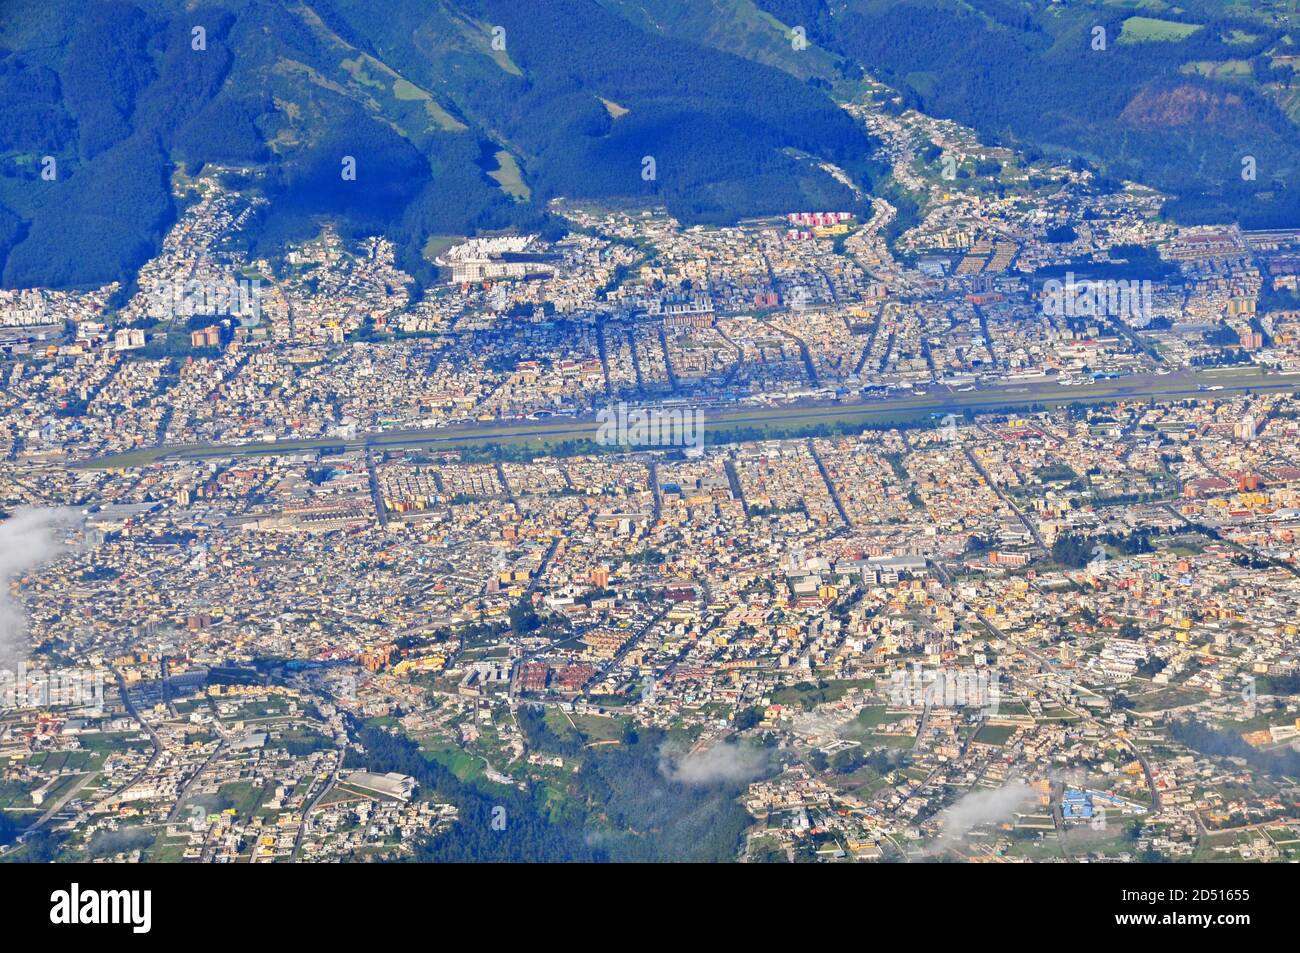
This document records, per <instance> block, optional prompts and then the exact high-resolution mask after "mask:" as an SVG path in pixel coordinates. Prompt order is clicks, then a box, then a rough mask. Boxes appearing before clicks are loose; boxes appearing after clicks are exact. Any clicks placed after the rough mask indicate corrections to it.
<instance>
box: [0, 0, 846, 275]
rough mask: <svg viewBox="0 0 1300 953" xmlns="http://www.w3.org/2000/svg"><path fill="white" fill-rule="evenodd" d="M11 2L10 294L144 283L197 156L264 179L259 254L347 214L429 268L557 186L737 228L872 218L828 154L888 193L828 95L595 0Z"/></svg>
mask: <svg viewBox="0 0 1300 953" xmlns="http://www.w3.org/2000/svg"><path fill="white" fill-rule="evenodd" d="M2 16H3V20H0V90H3V91H4V93H5V95H4V96H2V97H0V113H3V116H0V120H2V121H0V167H2V168H3V176H0V259H3V283H4V284H5V285H6V286H8V287H24V286H31V285H46V286H58V287H69V286H78V285H94V284H99V283H102V282H106V281H110V280H114V279H127V278H128V277H129V276H130V275H131V273H132V272H133V270H134V269H135V268H136V267H137V266H138V265H139V264H140V263H141V262H142V261H143V260H144V259H145V258H146V257H148V256H149V255H150V254H152V253H153V251H154V250H155V249H156V248H157V246H158V243H159V241H160V238H161V236H162V234H163V233H164V232H165V230H166V228H167V226H168V224H169V223H170V222H171V221H172V220H173V219H174V215H175V209H173V208H172V200H171V197H170V193H169V189H168V178H169V176H170V174H171V173H172V171H173V170H174V169H175V168H176V167H177V166H178V165H180V166H184V167H187V168H189V169H190V170H191V171H193V170H195V169H197V168H198V167H200V166H202V165H203V164H204V163H209V162H217V163H223V164H236V165H242V166H247V167H249V168H250V170H251V171H252V175H251V176H250V178H249V181H250V182H254V183H256V187H257V188H258V189H260V190H261V191H263V192H264V193H265V194H267V195H268V197H270V198H271V199H272V201H271V203H270V205H269V207H268V208H267V210H266V211H265V213H264V215H263V218H262V220H261V221H260V222H259V223H258V227H256V228H254V229H252V230H250V235H251V236H252V237H253V239H254V241H255V242H256V243H257V244H259V245H261V246H264V248H263V249H259V250H265V248H273V247H275V246H277V245H278V244H280V243H281V242H282V241H284V240H285V239H288V238H294V237H302V236H304V235H309V234H312V233H313V232H314V230H315V229H316V228H317V227H318V222H319V219H320V218H321V217H329V218H332V219H334V220H337V221H340V222H341V223H342V225H343V228H344V231H345V232H352V233H361V232H373V231H376V230H381V229H382V230H383V231H385V232H386V233H387V234H389V235H390V236H392V237H393V238H394V239H395V240H396V241H397V242H398V243H399V247H400V249H401V255H402V264H403V265H404V266H405V267H407V268H408V269H409V270H412V271H420V270H421V268H422V266H423V267H427V265H425V264H424V263H422V260H421V257H420V249H421V248H422V247H423V246H424V243H425V241H426V240H427V239H428V237H429V236H431V235H439V234H447V233H453V234H463V233H466V232H471V231H475V230H480V229H490V228H502V227H507V226H511V225H518V226H526V227H538V226H540V225H542V224H543V223H544V221H545V205H546V202H547V201H548V200H549V199H550V198H552V197H555V196H560V195H563V196H569V197H581V198H609V199H631V200H635V201H638V202H642V203H645V204H651V203H658V204H666V205H667V206H668V207H669V208H670V209H671V210H672V211H673V212H674V213H675V214H676V215H678V216H679V217H681V218H682V220H683V221H686V222H723V221H731V220H734V219H736V218H737V217H741V216H746V215H752V214H759V213H770V212H782V211H786V210H789V209H792V208H803V207H828V206H829V207H836V208H846V207H853V206H854V203H855V198H854V195H853V193H852V192H851V191H850V190H849V189H848V188H846V187H845V186H844V185H842V184H841V183H839V182H837V181H836V180H835V179H834V178H833V177H832V176H831V175H829V174H828V173H827V172H826V171H825V170H823V169H822V168H820V167H819V166H820V164H821V163H822V162H826V161H829V162H832V163H835V164H837V165H840V166H842V167H844V168H846V169H848V170H850V174H852V175H853V176H854V178H855V180H856V181H857V183H858V184H859V185H861V186H868V185H869V182H868V180H867V179H868V169H867V164H866V160H867V156H868V153H869V151H870V143H869V141H868V138H867V136H866V134H865V133H864V132H863V131H862V130H861V128H860V127H858V126H857V125H856V124H855V123H854V122H853V121H852V120H851V119H850V118H849V117H848V116H847V115H846V114H845V113H844V112H843V111H842V110H841V109H839V108H838V107H837V105H836V104H835V102H834V101H833V100H832V99H831V97H830V95H829V93H828V90H827V89H825V88H823V86H820V85H816V84H813V83H811V82H806V81H802V80H801V79H799V78H798V77H796V76H793V75H790V74H789V73H787V72H785V71H783V70H782V69H780V68H777V67H774V66H769V65H764V64H761V63H758V62H754V61H752V60H749V59H746V58H744V57H742V56H736V55H732V54H729V53H724V52H721V51H719V50H717V49H714V48H712V47H709V46H707V45H704V44H701V43H696V42H691V41H690V40H688V39H683V38H680V37H670V36H665V35H660V34H659V33H657V32H655V31H654V30H653V29H642V28H641V27H638V26H635V25H634V24H633V22H632V20H631V19H629V18H625V17H623V16H620V15H619V14H617V13H615V12H611V11H609V10H606V9H604V8H603V7H602V6H601V5H599V4H598V3H596V2H594V0H548V2H547V3H515V2H507V0H365V2H361V0H311V2H307V3H292V2H291V3H279V2H263V0H214V2H212V3H208V4H204V5H200V6H197V7H195V8H193V9H187V5H186V4H184V3H181V2H179V0H169V2H151V0H135V2H132V0H107V2H103V3H96V4H92V5H89V6H87V5H84V4H82V3H79V2H60V0H54V2H30V0H15V2H12V3H7V4H5V9H4V12H3V14H2ZM198 28H201V35H200V34H199V33H198V32H196V30H198ZM766 29H767V30H768V31H769V32H770V34H771V35H772V36H776V37H777V38H778V39H779V38H780V33H779V27H778V26H777V25H768V26H767V27H766ZM503 155H504V156H505V157H506V161H503V158H502V157H503ZM47 156H48V157H51V158H52V159H53V160H54V166H53V169H54V174H53V175H50V174H49V168H48V166H49V162H48V160H47V159H46V157H47ZM347 156H350V157H352V158H353V159H355V168H356V176H355V178H354V179H351V178H345V177H344V176H343V175H342V162H343V159H344V157H347ZM647 157H649V159H651V160H653V163H652V164H651V163H650V162H648V161H647ZM508 164H512V165H513V166H514V168H516V169H517V170H518V173H517V175H515V178H516V179H517V180H518V181H509V177H507V176H503V175H502V174H501V170H502V169H504V168H506V167H507V165H508ZM42 172H45V175H44V177H43V176H42ZM492 173H497V176H496V177H495V178H494V177H493V176H492Z"/></svg>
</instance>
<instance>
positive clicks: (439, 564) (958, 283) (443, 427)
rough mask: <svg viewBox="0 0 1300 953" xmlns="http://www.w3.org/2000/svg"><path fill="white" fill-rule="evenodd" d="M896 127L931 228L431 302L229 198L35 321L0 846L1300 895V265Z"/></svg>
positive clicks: (894, 121)
mask: <svg viewBox="0 0 1300 953" xmlns="http://www.w3.org/2000/svg"><path fill="white" fill-rule="evenodd" d="M891 97H892V94H891V93H890V91H889V90H888V89H886V88H885V87H883V86H878V87H875V88H874V91H873V92H872V93H871V94H869V95H865V96H863V97H862V99H861V101H860V102H858V103H855V104H852V105H850V106H849V107H848V110H849V112H850V113H851V114H852V115H853V117H854V118H855V120H857V121H858V122H860V123H862V124H863V125H864V127H865V128H866V129H867V130H868V131H869V132H870V134H871V135H872V137H873V138H874V140H876V141H878V142H879V143H880V144H881V154H880V156H879V159H880V161H881V162H882V163H884V164H885V165H886V166H887V167H888V168H889V170H890V175H891V178H892V181H893V182H894V183H895V186H896V187H897V188H898V189H899V190H901V191H903V192H905V193H906V194H907V195H908V196H909V197H910V201H911V202H914V203H915V205H916V208H915V210H913V212H912V213H911V214H909V216H908V217H907V220H906V221H903V220H902V219H901V218H900V213H899V209H898V208H897V207H896V205H895V204H893V203H891V202H890V201H888V200H887V199H886V198H882V197H879V196H877V197H875V198H873V199H871V200H870V203H869V204H870V208H871V214H870V215H865V214H854V213H849V212H841V211H838V210H835V209H823V210H802V209H791V210H790V212H789V214H788V215H785V216H781V217H774V218H766V219H746V220H743V221H741V222H740V223H739V224H737V225H735V226H731V227H713V226H703V225H697V226H691V227H683V226H682V225H680V224H679V223H678V222H677V221H676V220H674V219H673V218H672V217H670V215H669V214H668V213H667V211H665V210H664V209H663V208H651V207H647V208H638V207H631V206H626V205H620V204H617V203H607V204H598V203H589V202H588V203H583V202H576V201H561V200H557V201H556V202H554V203H552V211H553V212H554V214H555V215H556V216H558V217H560V218H561V219H562V220H563V221H564V222H565V223H566V225H567V232H566V233H565V234H563V235H558V234H557V235H551V234H548V235H541V234H525V233H519V232H514V233H507V234H500V235H488V236H480V237H477V238H473V239H465V238H457V237H451V236H449V237H448V238H447V239H446V241H444V242H440V243H436V247H430V248H428V249H427V250H426V251H427V254H428V257H429V259H430V261H431V262H433V263H435V264H436V266H437V267H438V269H439V272H438V273H439V275H440V276H441V283H440V284H439V285H437V286H436V287H431V288H428V289H426V290H425V291H424V293H423V295H421V296H418V297H417V296H416V295H413V294H412V293H411V283H410V280H409V277H408V276H407V275H406V274H404V273H403V272H402V271H401V270H400V269H399V268H398V266H397V264H396V259H395V254H394V247H393V245H392V244H391V243H390V242H389V241H387V240H386V239H384V238H383V237H375V238H370V239H366V240H364V241H360V242H357V241H350V240H345V239H343V238H341V237H340V236H339V234H338V233H337V232H336V231H334V230H332V229H330V228H328V227H327V228H325V229H324V230H323V231H322V232H321V234H320V235H319V236H318V237H316V238H315V239H313V240H311V241H307V242H303V243H300V244H299V245H297V246H296V247H294V249H293V250H292V251H291V252H290V253H289V254H287V255H286V256H284V258H283V259H282V260H279V259H277V260H267V259H262V258H249V257H246V256H245V255H244V254H243V253H242V252H241V249H242V248H244V247H246V246H245V245H244V244H242V243H241V242H240V241H239V240H238V239H239V235H240V232H241V229H243V228H244V227H245V225H246V223H247V222H248V221H249V218H250V216H251V215H252V214H253V212H254V211H255V210H256V208H257V206H258V203H259V202H261V201H264V199H263V198H261V197H260V196H259V195H258V193H257V191H256V190H255V189H247V188H239V187H236V185H238V184H243V183H246V182H247V181H248V179H249V174H250V173H249V170H241V169H237V168H229V167H219V166H209V167H207V168H205V169H204V170H203V171H202V172H201V173H200V174H198V175H186V174H184V172H183V171H178V172H177V174H176V175H175V177H174V178H173V182H172V185H173V189H174V192H175V195H176V200H177V202H178V203H181V204H182V205H183V212H182V214H181V216H180V219H179V221H178V223H177V224H176V225H175V226H174V227H173V228H172V229H171V231H170V233H169V234H168V236H167V238H166V240H165V243H164V245H163V249H162V252H161V254H159V255H158V256H157V257H156V258H154V259H152V260H151V261H149V262H148V263H147V264H146V265H145V266H144V267H143V268H142V269H141V271H140V273H139V275H138V277H137V278H136V280H135V282H134V285H133V286H131V287H122V286H118V285H110V286H106V287H103V288H100V289H98V290H95V291H87V292H75V291H45V290H39V289H38V290H26V291H6V292H0V381H2V382H3V384H2V386H0V509H2V510H3V511H4V513H5V515H6V519H5V520H4V521H3V522H0V548H2V549H3V557H2V558H0V575H3V576H4V577H5V578H4V580H3V581H4V582H5V583H6V589H5V592H4V593H3V594H0V595H2V596H3V598H2V599H0V636H3V639H4V641H3V642H2V643H0V656H2V657H0V661H3V663H4V666H5V669H6V672H5V675H4V682H3V683H2V684H0V700H2V701H3V705H0V812H2V813H0V843H3V844H4V846H3V848H0V860H3V859H25V860H48V859H80V860H102V861H123V860H125V861H182V860H183V861H189V862H209V863H221V862H239V863H246V862H253V863H261V862H272V861H280V862H284V861H341V860H379V859H388V860H400V859H415V860H463V859H477V860H494V859H499V860H670V859H692V860H742V861H749V862H763V861H878V862H899V861H919V860H926V859H966V860H972V861H980V862H1002V863H1006V862H1025V861H1060V862H1064V861H1078V860H1088V861H1097V862H1102V861H1120V860H1145V861H1154V860H1161V861H1185V860H1199V861H1206V860H1216V861H1217V860H1242V861H1282V860H1293V859H1295V858H1296V857H1297V851H1298V850H1300V781H1297V779H1298V778H1300V754H1298V753H1297V751H1298V749H1297V740H1300V711H1298V710H1297V705H1298V703H1300V631H1298V628H1297V626H1298V625H1300V543H1298V542H1297V532H1298V531H1300V297H1297V282H1298V281H1300V230H1273V231H1258V230H1253V231H1252V230H1243V229H1241V228H1239V227H1237V226H1235V225H1227V224H1225V225H1221V226H1202V227H1181V226H1176V225H1173V224H1171V223H1169V222H1168V221H1167V220H1166V219H1164V218H1162V217H1161V215H1160V208H1161V204H1162V201H1163V198H1164V197H1163V196H1162V195H1161V194H1159V193H1157V192H1155V191H1153V190H1151V189H1149V188H1145V187H1143V186H1140V185H1137V184H1133V183H1125V184H1123V185H1122V186H1121V187H1119V188H1110V187H1102V185H1101V184H1100V183H1098V182H1097V181H1096V180H1095V177H1094V174H1093V173H1092V172H1090V171H1087V170H1086V169H1084V168H1083V167H1082V166H1073V165H1064V164H1055V163H1053V162H1051V161H1048V160H1043V159H1036V160H1034V161H1030V160H1028V159H1026V158H1024V157H1022V156H1020V155H1018V154H1017V153H1015V152H1013V151H1011V150H1009V149H1005V148H995V147H989V146H985V145H983V144H981V141H980V140H979V138H978V137H977V136H976V135H975V134H974V133H973V132H972V131H970V130H969V129H966V128H964V127H962V126H959V125H957V124H955V123H953V122H949V121H943V120H937V119H933V118H930V117H928V116H926V115H923V114H921V113H919V112H916V111H914V110H911V109H908V108H902V107H901V105H899V104H898V103H897V102H895V103H894V105H895V106H896V107H897V108H893V109H886V108H882V106H883V105H884V104H887V103H889V102H890V101H891ZM607 105H608V107H609V110H610V113H611V115H612V116H613V117H614V119H615V120H617V119H618V109H619V107H618V105H617V104H615V103H609V104H607ZM611 421H612V422H613V423H614V424H615V426H613V427H612V429H611V427H610V424H611Z"/></svg>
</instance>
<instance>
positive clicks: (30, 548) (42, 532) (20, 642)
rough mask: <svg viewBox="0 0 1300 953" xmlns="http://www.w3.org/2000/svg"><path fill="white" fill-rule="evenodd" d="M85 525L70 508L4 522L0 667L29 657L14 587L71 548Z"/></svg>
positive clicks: (0, 534) (0, 532)
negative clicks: (70, 540)
mask: <svg viewBox="0 0 1300 953" xmlns="http://www.w3.org/2000/svg"><path fill="white" fill-rule="evenodd" d="M80 522H81V517H80V515H79V514H78V513H77V512H76V511H75V510H72V509H66V508H46V509H37V508H24V509H20V510H18V511H16V512H15V513H14V514H13V515H12V516H10V517H9V519H7V520H5V521H4V522H2V523H0V666H6V667H12V666H13V665H16V664H17V662H18V661H19V660H20V659H23V658H26V657H27V652H28V648H29V646H28V643H27V626H26V624H25V621H24V619H23V613H22V610H21V608H19V607H18V606H17V605H16V604H15V603H14V600H13V594H12V592H11V591H10V587H11V585H12V583H13V581H14V580H15V579H16V578H17V577H18V576H20V575H21V574H22V573H25V572H27V571H28V570H30V569H34V568H35V567H37V566H40V565H41V564H43V563H45V562H48V561H49V560H51V559H53V558H54V557H55V556H57V555H58V554H59V553H60V552H62V551H64V550H65V549H67V548H68V544H67V538H68V535H69V533H70V532H71V531H72V530H74V529H75V528H76V527H77V526H78V525H79V524H80Z"/></svg>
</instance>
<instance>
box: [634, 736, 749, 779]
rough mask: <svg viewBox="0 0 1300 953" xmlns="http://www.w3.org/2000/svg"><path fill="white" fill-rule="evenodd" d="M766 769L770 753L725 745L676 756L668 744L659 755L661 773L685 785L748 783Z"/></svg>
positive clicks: (724, 743)
mask: <svg viewBox="0 0 1300 953" xmlns="http://www.w3.org/2000/svg"><path fill="white" fill-rule="evenodd" d="M766 768H767V753H766V752H765V751H763V750H761V749H754V748H742V747H741V746H740V745H735V744H729V743H727V742H723V743H721V744H716V745H714V746H713V747H712V748H705V749H704V750H703V751H691V752H687V753H686V754H682V755H678V754H675V753H674V752H673V751H672V750H671V749H670V748H669V747H668V746H667V745H665V746H664V748H663V749H662V750H661V751H660V752H659V770H660V771H661V772H662V773H663V775H664V777H666V778H668V779H669V780H670V781H680V782H681V783H682V784H701V785H703V784H718V783H720V782H736V781H748V780H749V779H751V778H756V777H758V776H759V775H760V774H762V773H763V771H764V770H765V769H766Z"/></svg>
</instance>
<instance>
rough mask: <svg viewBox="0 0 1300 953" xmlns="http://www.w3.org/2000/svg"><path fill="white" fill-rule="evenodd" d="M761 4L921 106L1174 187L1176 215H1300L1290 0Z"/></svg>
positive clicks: (1254, 219) (1299, 219)
mask: <svg viewBox="0 0 1300 953" xmlns="http://www.w3.org/2000/svg"><path fill="white" fill-rule="evenodd" d="M757 2H758V4H759V6H760V7H762V8H763V9H764V10H765V11H767V12H768V13H770V14H771V15H773V16H775V17H777V18H779V19H780V20H782V21H784V22H786V23H789V24H801V25H804V26H805V28H806V30H807V31H808V35H809V37H810V38H811V39H813V40H814V41H815V42H816V43H817V44H818V45H819V46H821V47H824V48H825V49H827V50H831V51H834V52H836V53H838V54H840V55H842V56H846V57H850V58H852V59H853V60H854V61H856V62H858V63H860V64H862V65H863V66H864V67H866V68H867V69H868V70H869V71H871V72H872V73H874V74H875V75H876V76H877V77H878V78H879V79H882V80H884V81H885V82H887V83H889V84H890V85H892V86H894V87H895V88H896V89H898V90H899V91H900V92H901V93H902V94H903V96H904V99H905V101H906V102H907V103H908V104H909V105H913V106H915V107H917V108H919V109H921V110H923V111H925V112H927V113H930V114H932V115H936V116H942V117H946V118H952V119H956V120H958V121H960V122H962V123H964V124H967V125H970V126H972V127H974V128H975V129H976V130H977V131H978V132H979V133H980V134H981V135H982V136H983V137H984V138H985V139H986V140H989V141H994V142H1002V143H1005V144H1009V145H1014V146H1017V147H1019V148H1022V149H1025V150H1027V151H1029V152H1031V153H1037V152H1046V153H1054V154H1063V155H1065V154H1068V155H1076V156H1082V157H1084V158H1086V159H1088V160H1090V161H1092V162H1094V163H1096V164H1097V165H1098V166H1099V167H1100V168H1101V169H1102V170H1103V171H1104V173H1105V174H1107V175H1108V176H1110V177H1111V178H1113V179H1121V178H1128V179H1134V180H1137V181H1141V182H1144V183H1147V184H1150V185H1154V186H1157V187H1159V188H1161V189H1164V190H1166V191H1168V192H1170V193H1171V194H1172V195H1173V196H1174V199H1173V201H1172V202H1171V203H1170V204H1169V205H1168V206H1167V207H1166V210H1165V211H1166V213H1167V214H1169V215H1170V216H1171V217H1173V218H1175V219H1176V220H1179V221H1182V222H1188V223H1193V222H1216V221H1217V222H1224V221H1240V222H1241V223H1242V224H1243V225H1247V226H1253V227H1271V226H1280V225H1286V224H1290V225H1296V224H1300V127H1298V126H1297V123H1300V82H1297V77H1296V69H1297V67H1298V66H1300V59H1297V55H1298V54H1300V30H1298V29H1297V25H1296V22H1295V21H1296V20H1297V19H1300V18H1296V17H1291V18H1290V19H1288V18H1287V14H1286V7H1287V4H1285V3H1283V2H1281V0H1276V2H1274V0H1260V2H1258V3H1251V4H1245V3H1230V2H1224V0H1190V2H1185V3H1182V4H1179V5H1174V4H1170V3H1165V2H1163V0H1142V2H1132V3H1120V2H1116V0H1088V2H1078V3H1070V4H1064V3H1051V2H1048V0H889V2H885V0H847V2H828V0H757ZM1247 157H1250V158H1251V159H1252V160H1253V163H1249V164H1248V163H1246V162H1245V160H1246V159H1247ZM1248 167H1249V172H1250V173H1251V174H1247V175H1243V172H1244V171H1246V170H1247V168H1248ZM1252 174H1253V177H1252Z"/></svg>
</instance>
